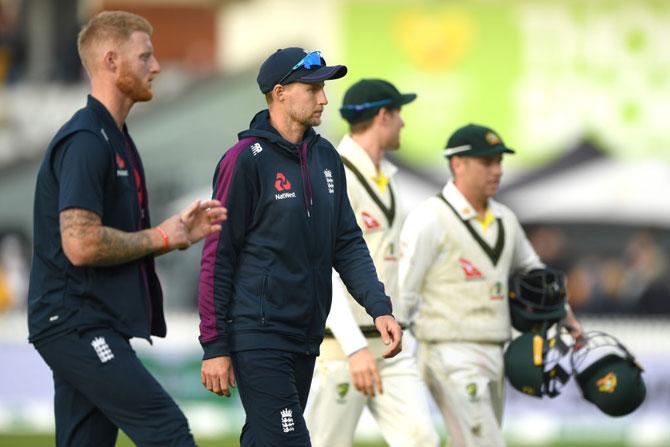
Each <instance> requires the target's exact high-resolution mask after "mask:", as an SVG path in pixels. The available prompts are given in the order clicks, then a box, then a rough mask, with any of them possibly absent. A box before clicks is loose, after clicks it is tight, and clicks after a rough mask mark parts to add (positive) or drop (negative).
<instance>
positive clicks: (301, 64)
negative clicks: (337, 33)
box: [277, 51, 322, 84]
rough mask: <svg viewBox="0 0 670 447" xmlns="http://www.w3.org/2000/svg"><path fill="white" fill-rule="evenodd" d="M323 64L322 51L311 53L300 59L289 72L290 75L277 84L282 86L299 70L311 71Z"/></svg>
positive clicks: (286, 75)
mask: <svg viewBox="0 0 670 447" xmlns="http://www.w3.org/2000/svg"><path fill="white" fill-rule="evenodd" d="M321 65H322V64H321V52H320V51H310V52H309V53H307V54H306V55H305V57H303V58H302V59H300V60H299V61H298V62H297V63H296V64H295V65H294V66H293V67H291V69H290V70H289V72H288V73H286V74H285V75H284V76H283V77H282V78H281V79H280V80H279V81H278V82H277V84H281V83H282V82H284V80H285V79H286V78H288V77H289V76H291V74H293V73H294V72H295V71H296V70H299V69H301V68H306V69H307V70H310V69H311V68H313V67H320V66H321Z"/></svg>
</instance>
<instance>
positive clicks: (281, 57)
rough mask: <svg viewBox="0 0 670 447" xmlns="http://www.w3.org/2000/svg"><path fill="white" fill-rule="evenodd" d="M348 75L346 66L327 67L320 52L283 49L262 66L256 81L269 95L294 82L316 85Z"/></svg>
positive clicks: (294, 48)
mask: <svg viewBox="0 0 670 447" xmlns="http://www.w3.org/2000/svg"><path fill="white" fill-rule="evenodd" d="M346 74H347V67H346V66H344V65H333V66H331V67H329V66H326V61H325V60H324V58H323V57H321V53H320V52H319V51H311V52H309V53H308V52H306V51H305V50H303V49H302V48H296V47H291V48H282V49H279V50H277V51H275V52H274V53H272V54H271V55H270V57H268V58H267V59H265V62H263V64H262V65H261V68H260V70H259V71H258V76H257V77H256V81H257V82H258V87H260V89H261V92H263V93H268V92H269V91H271V90H272V89H273V88H274V86H275V85H277V84H281V85H286V84H290V83H292V82H304V83H306V84H315V83H317V82H323V81H327V80H329V79H338V78H341V77H342V76H344V75H346Z"/></svg>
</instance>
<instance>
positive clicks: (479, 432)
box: [399, 124, 581, 447]
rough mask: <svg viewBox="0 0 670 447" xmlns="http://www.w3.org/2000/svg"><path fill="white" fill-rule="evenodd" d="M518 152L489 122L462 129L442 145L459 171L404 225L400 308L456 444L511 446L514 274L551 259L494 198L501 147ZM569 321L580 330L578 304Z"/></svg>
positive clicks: (454, 169) (505, 151) (503, 151)
mask: <svg viewBox="0 0 670 447" xmlns="http://www.w3.org/2000/svg"><path fill="white" fill-rule="evenodd" d="M513 153H514V151H513V150H512V149H510V148H508V147H507V146H506V145H505V144H504V143H503V141H502V139H501V138H500V136H499V135H498V134H497V133H496V132H495V131H494V130H492V129H490V128H489V127H486V126H481V125H477V124H469V125H467V126H464V127H461V128H460V129H458V130H456V131H455V132H454V133H453V134H452V136H451V137H450V138H449V141H448V142H447V147H446V148H445V150H444V155H445V156H446V157H447V159H448V162H449V167H450V169H451V173H452V175H453V179H452V180H450V181H449V182H448V183H447V185H446V186H445V187H444V188H443V189H442V191H441V192H440V193H439V194H438V195H437V196H435V197H431V198H429V199H427V200H425V201H424V202H422V203H421V204H419V206H418V207H417V208H416V209H414V210H413V211H412V212H411V213H410V214H409V215H408V216H407V219H406V221H405V223H404V225H403V228H402V231H401V234H400V245H401V247H402V255H401V258H400V266H399V272H400V274H399V277H400V281H399V283H400V298H401V301H402V302H403V303H402V306H401V307H402V308H403V309H406V310H407V311H408V314H407V315H403V316H404V317H405V318H407V319H408V320H409V321H410V325H411V328H412V333H413V334H414V335H415V337H416V339H417V340H418V341H419V344H420V349H419V365H420V368H421V372H422V375H423V377H424V380H425V381H426V384H427V385H428V388H429V389H430V391H431V393H432V395H433V397H434V398H435V401H436V403H437V404H438V406H439V408H440V410H441V412H442V415H443V417H444V421H445V423H446V425H447V428H448V432H449V436H450V438H451V440H450V441H451V443H450V445H453V446H455V447H464V446H468V447H469V446H472V447H478V446H491V447H497V446H504V445H505V440H504V438H503V435H502V430H501V420H502V410H503V383H504V378H503V345H504V344H505V342H507V341H508V340H509V339H510V335H511V325H510V314H509V305H508V302H507V289H508V285H507V278H508V276H509V275H510V274H511V273H514V272H516V271H522V272H528V271H530V270H533V269H537V268H543V267H544V264H543V263H542V262H541V261H540V258H539V257H538V256H537V254H536V253H535V250H534V249H533V247H532V246H531V245H530V243H529V242H528V239H527V238H526V235H525V233H524V231H523V229H522V228H521V225H520V224H519V221H518V220H517V218H516V216H515V215H514V213H513V212H512V211H511V210H510V209H509V208H507V207H506V206H504V205H502V204H500V203H499V202H496V201H495V200H494V199H493V196H495V194H496V192H497V191H498V185H499V184H500V178H501V176H502V159H503V154H513ZM565 324H566V326H568V327H570V328H571V332H572V335H573V336H574V337H575V338H577V337H579V336H580V333H581V329H580V325H579V322H577V320H575V318H574V315H572V312H568V316H567V319H566V321H565Z"/></svg>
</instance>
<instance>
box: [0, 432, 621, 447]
mask: <svg viewBox="0 0 670 447" xmlns="http://www.w3.org/2000/svg"><path fill="white" fill-rule="evenodd" d="M197 442H198V445H199V446H200V447H235V446H238V445H239V442H238V440H237V438H233V437H228V438H200V439H197ZM116 445H117V447H133V445H134V444H133V443H132V442H131V441H130V440H129V439H128V438H127V437H126V436H125V435H123V434H121V435H120V436H119V440H118V442H117V443H116ZM385 445H386V444H385V443H383V442H378V443H374V442H373V443H364V442H357V443H355V444H354V447H384V446H385ZM53 446H54V441H53V437H52V436H49V435H18V434H17V435H9V434H1V433H0V447H53ZM625 446H626V444H623V443H614V444H613V443H611V442H607V443H604V444H603V443H601V444H599V443H595V444H594V442H593V441H592V440H589V441H588V442H557V443H552V444H541V445H540V444H538V445H536V446H535V447H625ZM508 447H521V445H520V444H512V443H510V444H508ZM523 447H533V446H531V445H529V444H525V443H524V444H523Z"/></svg>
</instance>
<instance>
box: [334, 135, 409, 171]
mask: <svg viewBox="0 0 670 447" xmlns="http://www.w3.org/2000/svg"><path fill="white" fill-rule="evenodd" d="M337 151H338V152H339V153H340V155H342V156H343V157H346V158H347V159H348V160H349V161H350V162H352V163H353V164H354V165H355V166H356V167H357V168H358V170H359V171H360V172H361V174H363V176H365V178H367V179H372V178H373V177H376V176H377V169H376V168H375V164H374V163H373V162H372V159H371V158H370V155H368V153H367V152H365V149H363V148H362V147H361V146H360V145H359V144H358V143H357V142H356V141H354V139H353V138H351V135H345V136H344V137H342V141H340V144H339V145H338V146H337ZM379 168H380V169H381V172H383V173H384V175H385V176H386V177H389V178H390V177H392V176H393V175H394V174H395V173H396V172H398V168H397V167H396V166H395V165H394V164H393V163H391V162H390V161H388V160H387V159H386V158H382V161H381V163H380V165H379Z"/></svg>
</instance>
